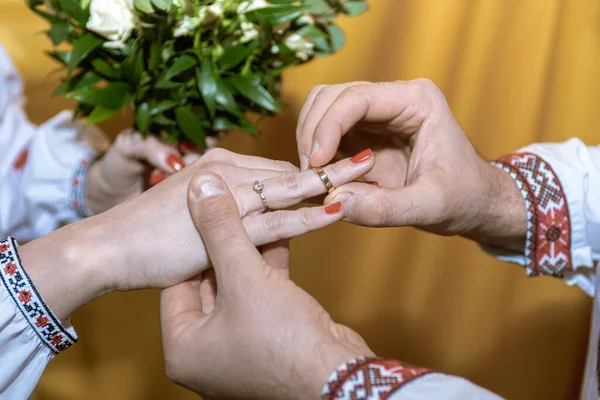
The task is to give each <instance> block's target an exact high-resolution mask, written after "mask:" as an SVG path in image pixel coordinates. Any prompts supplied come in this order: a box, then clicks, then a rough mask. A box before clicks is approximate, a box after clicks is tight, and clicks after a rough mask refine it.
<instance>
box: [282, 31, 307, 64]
mask: <svg viewBox="0 0 600 400" xmlns="http://www.w3.org/2000/svg"><path fill="white" fill-rule="evenodd" d="M284 43H285V45H286V46H287V47H288V48H289V49H290V50H292V51H293V52H295V53H296V57H298V58H299V59H301V60H302V61H306V60H308V59H309V58H310V57H311V56H312V55H313V54H314V51H313V48H314V47H315V45H314V44H313V42H311V41H310V40H308V39H306V38H305V37H304V36H302V35H300V34H298V33H292V34H291V35H289V36H288V37H286V38H285V40H284Z"/></svg>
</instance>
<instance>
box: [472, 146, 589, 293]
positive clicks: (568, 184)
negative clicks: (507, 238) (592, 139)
mask: <svg viewBox="0 0 600 400" xmlns="http://www.w3.org/2000/svg"><path fill="white" fill-rule="evenodd" d="M493 165H495V166H497V167H498V168H501V169H503V170H504V171H506V172H507V173H508V174H510V176H511V177H512V178H513V180H514V182H515V184H516V185H517V186H518V188H519V190H520V191H521V194H522V196H523V199H524V200H525V204H526V207H527V218H528V223H527V225H528V226H527V234H526V244H525V248H524V250H523V252H521V253H511V252H508V251H506V250H504V249H500V248H495V247H490V246H484V249H485V250H486V251H487V252H489V253H491V254H493V255H494V256H496V257H498V258H499V259H502V260H505V261H510V262H515V263H518V264H521V265H523V266H525V267H526V269H527V274H528V275H529V276H544V275H552V276H557V277H560V278H563V279H564V280H565V281H566V282H567V283H568V284H571V285H578V286H579V287H580V288H581V289H583V290H584V291H585V292H586V293H588V294H589V295H591V296H593V295H594V292H595V287H596V267H595V261H597V260H598V259H599V258H600V147H598V146H586V145H585V144H584V143H583V142H581V140H579V139H571V140H569V141H567V142H564V143H545V144H534V145H531V146H528V147H525V148H524V149H522V150H520V151H518V152H516V153H513V154H509V155H506V156H504V157H501V158H500V159H498V160H496V161H495V162H493Z"/></svg>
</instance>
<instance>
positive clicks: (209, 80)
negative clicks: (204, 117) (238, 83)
mask: <svg viewBox="0 0 600 400" xmlns="http://www.w3.org/2000/svg"><path fill="white" fill-rule="evenodd" d="M196 83H197V85H198V90H200V93H201V94H202V98H203V99H204V103H205V104H206V108H208V112H209V113H210V116H211V118H214V116H215V111H216V110H217V78H216V77H215V73H214V71H213V69H212V65H211V62H210V60H209V59H207V58H205V59H203V60H202V63H201V65H200V68H198V67H196Z"/></svg>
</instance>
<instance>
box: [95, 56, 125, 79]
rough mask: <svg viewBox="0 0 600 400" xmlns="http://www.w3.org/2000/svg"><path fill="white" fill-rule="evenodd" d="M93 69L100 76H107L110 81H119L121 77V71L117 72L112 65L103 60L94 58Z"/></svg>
mask: <svg viewBox="0 0 600 400" xmlns="http://www.w3.org/2000/svg"><path fill="white" fill-rule="evenodd" d="M92 67H93V68H94V69H95V70H96V72H98V73H99V74H100V75H102V76H105V77H107V78H110V79H118V78H120V76H121V75H120V74H119V71H117V70H115V69H114V68H113V67H111V66H110V64H109V63H108V62H106V61H105V60H104V59H102V58H94V59H93V60H92Z"/></svg>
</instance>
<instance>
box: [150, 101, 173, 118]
mask: <svg viewBox="0 0 600 400" xmlns="http://www.w3.org/2000/svg"><path fill="white" fill-rule="evenodd" d="M177 104H178V103H177V102H176V101H175V100H163V101H161V102H159V103H157V104H156V105H153V106H152V107H151V108H150V115H156V114H160V113H162V112H163V111H167V110H170V109H172V108H175V107H176V106H177Z"/></svg>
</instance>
